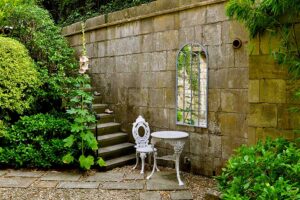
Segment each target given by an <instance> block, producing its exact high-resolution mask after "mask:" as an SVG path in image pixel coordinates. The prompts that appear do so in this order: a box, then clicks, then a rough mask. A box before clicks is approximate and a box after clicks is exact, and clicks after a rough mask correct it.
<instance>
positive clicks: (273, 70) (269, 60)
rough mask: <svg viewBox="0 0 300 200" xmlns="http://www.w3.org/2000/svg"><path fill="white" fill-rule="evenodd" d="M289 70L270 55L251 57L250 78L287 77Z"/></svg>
mask: <svg viewBox="0 0 300 200" xmlns="http://www.w3.org/2000/svg"><path fill="white" fill-rule="evenodd" d="M286 77H287V70H286V69H285V68H283V67H281V66H278V64H276V63H275V61H274V59H273V57H272V56H270V55H264V56H261V55H258V56H250V57H249V78H250V79H264V78H266V79H268V78H269V79H285V78H286Z"/></svg>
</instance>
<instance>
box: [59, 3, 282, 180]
mask: <svg viewBox="0 0 300 200" xmlns="http://www.w3.org/2000/svg"><path fill="white" fill-rule="evenodd" d="M224 6H225V1H224V0H189V1H187V0H172V1H170V0H158V1H155V2H152V3H150V4H146V5H141V6H139V7H134V8H129V9H126V10H122V11H118V12H115V13H111V14H108V15H102V16H98V17H95V18H91V19H88V20H87V21H86V27H87V28H86V29H87V32H86V36H87V50H88V56H89V57H90V58H91V62H92V68H91V69H90V71H89V73H90V75H91V77H92V80H93V87H94V88H96V89H97V90H98V91H100V92H101V93H102V94H104V96H103V103H108V104H110V105H111V107H112V108H113V109H114V110H115V112H116V114H117V115H116V116H117V121H119V122H121V123H122V127H123V129H124V130H125V131H127V132H128V133H130V132H131V123H132V122H134V121H135V119H136V118H137V116H138V115H143V116H144V117H145V118H146V120H147V121H148V122H149V124H150V128H151V131H156V130H183V131H187V132H189V133H190V137H189V141H188V142H187V144H186V146H185V149H184V155H183V156H182V159H183V157H184V156H187V157H189V158H190V160H191V163H190V165H184V164H183V165H182V166H183V167H184V168H185V169H187V170H188V169H189V168H191V170H192V171H193V172H194V173H199V174H205V175H214V174H218V173H219V172H220V169H221V167H222V166H223V165H224V162H225V161H226V160H227V159H228V158H229V156H230V155H231V154H232V152H233V149H235V148H237V147H238V146H240V145H241V144H244V143H247V140H248V124H247V113H248V110H249V108H248V107H249V104H248V82H249V77H248V75H249V71H248V69H249V68H248V63H249V60H248V59H249V56H248V53H247V41H248V37H247V32H246V31H245V30H244V28H243V27H242V26H241V25H240V24H238V23H237V22H235V21H230V20H229V19H228V18H227V17H226V16H225V9H224ZM63 33H64V34H65V36H66V37H67V38H68V40H69V41H70V44H71V45H72V46H73V47H74V48H75V49H76V50H77V51H80V49H81V46H80V45H81V35H80V23H76V24H73V25H70V26H67V27H65V28H64V29H63ZM234 38H240V39H241V40H242V41H243V45H242V47H241V48H240V49H233V48H232V41H233V39H234ZM187 42H199V43H201V44H203V45H205V46H206V47H207V49H208V54H209V85H208V87H209V94H208V104H209V106H208V111H209V113H208V124H209V128H207V129H205V128H195V127H188V126H178V125H176V123H175V120H176V110H175V84H176V83H175V79H176V71H175V70H176V54H177V51H178V50H179V48H180V47H181V46H183V45H184V44H185V43H187ZM253 73H254V72H251V73H250V74H251V82H250V83H251V94H252V90H255V88H253V87H255V86H256V85H258V86H257V87H259V86H260V84H264V85H266V86H268V87H273V82H272V80H270V82H269V81H266V82H264V81H262V80H260V78H259V77H258V78H257V77H255V76H252V74H253ZM279 75H280V74H279ZM260 81H261V82H260ZM276 83H277V82H276ZM278 87H280V88H281V87H283V89H284V88H285V87H286V84H285V83H282V82H280V81H279V82H278ZM262 92H263V91H262ZM249 96H251V98H252V99H253V98H254V100H255V97H254V96H253V97H252V95H249ZM257 98H259V97H257ZM261 98H262V97H261ZM259 100H260V98H259V99H258V101H259ZM276 101H279V102H281V101H283V100H282V98H281V97H278V99H277V98H276ZM253 105H254V104H252V103H251V105H250V106H251V107H250V110H251V112H252V118H251V117H250V122H251V123H252V124H251V125H254V124H255V123H260V122H258V121H259V120H258V121H257V122H256V121H255V120H253V118H256V116H254V114H255V109H258V108H257V107H256V106H253ZM261 106H266V109H268V113H267V114H264V115H262V117H265V118H266V119H265V120H264V122H266V123H270V124H272V123H273V122H272V121H270V122H269V121H268V119H269V118H268V117H269V115H273V114H274V113H275V114H277V112H279V110H278V108H276V110H274V108H273V106H272V105H271V106H269V104H266V105H265V104H262V105H261ZM276 124H277V122H276ZM272 125H273V124H272ZM270 127H272V126H270ZM252 129H255V128H253V127H251V128H250V129H249V130H250V131H253V130H252ZM255 130H256V129H255ZM256 131H258V130H256ZM257 134H258V133H257ZM159 152H162V153H168V152H171V149H170V147H169V146H165V145H163V144H161V145H160V148H159Z"/></svg>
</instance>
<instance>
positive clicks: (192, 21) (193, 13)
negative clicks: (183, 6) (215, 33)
mask: <svg viewBox="0 0 300 200" xmlns="http://www.w3.org/2000/svg"><path fill="white" fill-rule="evenodd" d="M205 16H206V7H199V8H193V9H190V10H184V11H182V12H180V13H179V23H180V27H189V26H195V25H200V24H205Z"/></svg>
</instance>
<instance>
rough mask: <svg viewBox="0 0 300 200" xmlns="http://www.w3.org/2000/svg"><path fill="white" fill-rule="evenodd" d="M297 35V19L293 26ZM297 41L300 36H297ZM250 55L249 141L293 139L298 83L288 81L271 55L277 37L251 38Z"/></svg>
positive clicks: (299, 122)
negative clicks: (292, 109)
mask: <svg viewBox="0 0 300 200" xmlns="http://www.w3.org/2000/svg"><path fill="white" fill-rule="evenodd" d="M295 29H296V35H298V36H299V35H300V22H298V24H297V25H296V28H295ZM298 40H299V42H300V38H298ZM252 43H253V48H252V54H251V55H250V56H249V106H250V110H249V116H248V125H249V128H248V143H249V144H254V143H255V142H257V141H258V140H259V139H263V140H265V139H266V138H267V137H271V138H276V137H280V136H281V137H284V138H287V139H290V140H292V139H295V138H296V137H299V136H300V135H299V134H298V135H297V134H296V133H295V131H294V130H299V129H300V113H299V112H298V113H297V112H290V111H289V110H290V109H291V108H292V107H299V104H300V100H299V99H296V98H295V97H294V93H295V90H296V89H297V88H298V89H299V88H300V82H299V81H294V80H291V76H289V74H288V72H287V68H286V67H284V66H279V65H278V64H277V63H276V62H275V61H274V58H273V57H272V55H271V53H270V51H271V49H275V50H276V49H278V47H279V45H280V44H279V42H278V38H276V37H274V36H272V37H270V35H268V34H264V35H262V36H260V37H258V38H256V39H254V40H253V41H252Z"/></svg>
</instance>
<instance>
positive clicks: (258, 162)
mask: <svg viewBox="0 0 300 200" xmlns="http://www.w3.org/2000/svg"><path fill="white" fill-rule="evenodd" d="M298 145H299V144H298ZM217 180H218V183H219V186H220V189H221V191H222V192H223V199H230V200H234V199H236V200H237V199H243V200H244V199H245V200H246V199H247V200H252V199H253V200H255V199H278V200H279V199H282V200H284V199H299V198H300V189H299V188H300V182H299V180H300V149H299V146H297V144H296V142H289V141H287V140H284V139H281V138H279V139H276V140H274V141H272V140H270V139H268V140H267V141H266V142H265V143H264V144H263V143H262V142H259V143H258V144H257V145H255V146H252V147H246V146H242V147H241V148H239V149H238V150H237V151H236V155H235V156H233V157H232V158H230V159H229V161H228V163H227V166H226V168H225V169H223V173H222V175H221V176H219V177H217Z"/></svg>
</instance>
